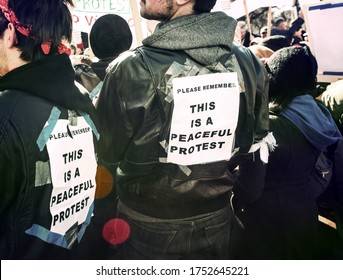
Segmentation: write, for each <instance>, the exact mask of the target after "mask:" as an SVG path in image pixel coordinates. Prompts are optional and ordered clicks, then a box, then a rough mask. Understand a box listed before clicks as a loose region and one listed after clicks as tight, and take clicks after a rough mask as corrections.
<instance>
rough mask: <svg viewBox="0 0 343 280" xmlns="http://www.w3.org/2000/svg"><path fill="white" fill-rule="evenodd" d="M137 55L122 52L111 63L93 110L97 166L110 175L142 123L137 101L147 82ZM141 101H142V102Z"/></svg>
mask: <svg viewBox="0 0 343 280" xmlns="http://www.w3.org/2000/svg"><path fill="white" fill-rule="evenodd" d="M142 63H143V62H142V60H141V59H140V58H139V54H136V53H134V52H126V53H123V54H122V55H121V56H119V57H118V58H117V59H116V60H115V61H113V62H112V63H111V64H110V66H109V68H108V70H107V75H106V77H105V79H104V83H103V86H102V88H101V92H100V94H99V98H98V101H97V104H96V109H97V112H98V116H99V119H100V123H101V128H100V132H101V137H100V140H99V143H98V157H99V163H100V164H103V165H105V166H107V167H108V168H109V169H110V170H111V172H112V173H113V172H114V171H115V169H116V167H117V166H118V164H119V162H120V161H121V160H123V159H124V158H125V153H126V150H127V149H128V147H129V145H130V143H131V142H132V141H133V137H134V133H135V131H137V129H136V128H137V127H139V126H140V121H143V117H142V114H144V112H142V110H141V108H142V106H141V104H140V101H141V100H144V97H145V96H146V94H147V90H148V89H147V85H149V84H150V82H149V81H147V79H150V78H149V77H150V76H149V75H147V74H144V73H143V72H142V71H144V70H142V69H144V68H145V67H144V65H140V64H142ZM142 102H143V101H142Z"/></svg>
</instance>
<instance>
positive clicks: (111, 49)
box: [89, 14, 132, 59]
mask: <svg viewBox="0 0 343 280" xmlns="http://www.w3.org/2000/svg"><path fill="white" fill-rule="evenodd" d="M89 42H90V45H91V48H92V51H93V53H94V55H95V56H96V57H98V58H100V59H101V58H106V57H116V56H118V55H119V54H120V53H122V52H124V51H126V50H128V49H130V47H131V44H132V33H131V30H130V27H129V25H128V23H127V22H126V20H125V19H123V18H122V17H120V16H118V15H115V14H108V15H104V16H102V17H100V18H98V19H97V20H96V21H95V23H94V24H93V26H92V29H91V31H90V35H89Z"/></svg>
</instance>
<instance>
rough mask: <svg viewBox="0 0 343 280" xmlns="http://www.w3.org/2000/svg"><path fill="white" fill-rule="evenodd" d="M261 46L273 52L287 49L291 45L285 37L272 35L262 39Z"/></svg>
mask: <svg viewBox="0 0 343 280" xmlns="http://www.w3.org/2000/svg"><path fill="white" fill-rule="evenodd" d="M261 45H262V46H265V47H267V48H270V49H271V50H273V51H274V52H275V51H277V50H279V49H282V48H285V47H289V46H290V45H291V44H290V42H289V40H288V39H287V38H286V37H285V36H283V35H273V36H269V37H267V38H265V39H263V40H262V42H261Z"/></svg>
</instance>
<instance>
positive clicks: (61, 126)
mask: <svg viewBox="0 0 343 280" xmlns="http://www.w3.org/2000/svg"><path fill="white" fill-rule="evenodd" d="M47 149H48V153H49V158H50V168H51V179H52V185H53V190H52V193H51V199H50V212H51V215H52V221H51V228H50V230H51V231H52V232H55V233H59V234H61V235H65V233H66V232H67V231H68V230H69V229H70V228H71V227H72V226H74V225H75V224H82V223H83V222H84V221H85V220H86V218H87V215H88V213H89V209H90V207H91V205H92V203H93V201H94V194H95V185H96V183H95V174H96V168H97V163H96V159H95V153H94V144H93V132H92V129H91V127H90V126H89V125H88V124H87V122H86V121H85V119H84V118H83V117H78V118H77V125H76V126H71V125H69V121H68V120H58V122H57V124H56V126H55V127H54V130H53V131H52V133H51V135H50V138H49V140H48V142H47Z"/></svg>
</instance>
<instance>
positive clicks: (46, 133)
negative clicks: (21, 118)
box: [37, 107, 61, 151]
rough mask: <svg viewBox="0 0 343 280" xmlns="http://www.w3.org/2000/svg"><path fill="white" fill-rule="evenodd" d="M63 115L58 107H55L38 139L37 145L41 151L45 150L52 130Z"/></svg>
mask: <svg viewBox="0 0 343 280" xmlns="http://www.w3.org/2000/svg"><path fill="white" fill-rule="evenodd" d="M60 115H61V111H60V110H58V109H57V107H53V108H52V110H51V113H50V117H49V119H48V120H47V122H46V123H45V126H44V128H43V129H42V131H41V133H40V135H39V137H38V139H37V145H38V148H39V150H40V151H43V149H44V147H45V145H46V143H47V142H48V140H49V137H50V135H51V134H52V131H53V130H54V128H55V125H56V123H57V121H58V119H59V117H60Z"/></svg>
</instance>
